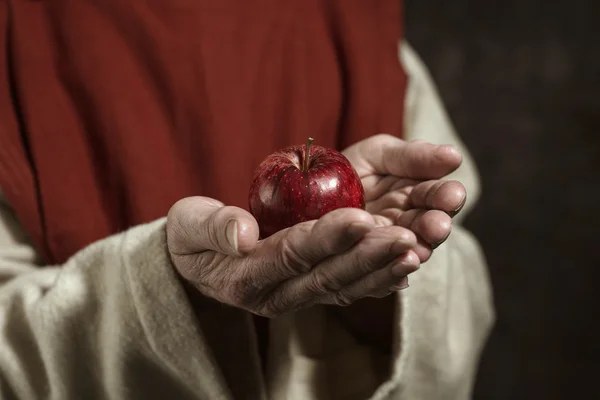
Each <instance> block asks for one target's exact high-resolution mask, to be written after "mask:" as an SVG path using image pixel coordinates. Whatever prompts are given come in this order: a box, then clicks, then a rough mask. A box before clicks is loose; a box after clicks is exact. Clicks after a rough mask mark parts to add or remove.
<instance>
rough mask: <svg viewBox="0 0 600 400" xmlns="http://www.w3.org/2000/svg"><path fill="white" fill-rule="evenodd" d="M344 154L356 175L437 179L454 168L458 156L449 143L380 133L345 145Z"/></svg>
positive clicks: (457, 162)
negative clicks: (410, 140) (444, 143)
mask: <svg viewBox="0 0 600 400" xmlns="http://www.w3.org/2000/svg"><path fill="white" fill-rule="evenodd" d="M344 154H345V155H346V157H347V158H348V159H349V160H350V161H351V162H352V163H353V165H354V167H355V168H356V170H357V172H358V173H359V175H360V176H367V175H394V176H397V177H402V178H412V179H439V178H442V177H444V176H446V175H447V174H449V173H450V172H452V171H454V170H455V169H456V168H458V167H459V166H460V164H461V162H462V155H461V153H460V152H459V151H458V149H457V148H456V147H454V146H452V145H435V144H432V143H427V142H422V141H413V142H406V141H404V140H401V139H399V138H397V137H394V136H391V135H386V134H380V135H376V136H372V137H371V138H368V139H365V140H364V141H362V142H359V143H356V144H355V145H353V146H351V147H349V148H348V149H347V150H346V151H345V152H344Z"/></svg>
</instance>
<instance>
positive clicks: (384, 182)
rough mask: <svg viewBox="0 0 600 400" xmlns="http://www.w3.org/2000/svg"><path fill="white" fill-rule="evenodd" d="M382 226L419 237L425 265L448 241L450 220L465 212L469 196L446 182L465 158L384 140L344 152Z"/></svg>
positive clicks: (433, 147)
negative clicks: (400, 229)
mask: <svg viewBox="0 0 600 400" xmlns="http://www.w3.org/2000/svg"><path fill="white" fill-rule="evenodd" d="M343 153H344V155H345V156H346V157H347V158H348V159H349V160H350V162H351V163H352V165H353V166H354V168H356V170H357V172H358V174H359V176H360V178H361V181H362V183H363V186H364V188H365V195H366V200H367V207H366V208H367V211H368V212H370V213H371V214H373V215H374V218H375V219H376V221H377V223H378V225H381V226H390V225H397V226H402V227H405V228H408V229H410V230H412V231H413V232H414V233H415V234H416V235H417V237H418V245H417V246H416V247H415V249H414V250H415V252H416V253H417V255H418V256H419V259H420V261H421V262H425V261H427V260H428V259H429V257H430V256H431V252H432V250H433V249H435V248H436V247H437V246H439V245H440V244H441V243H442V242H444V241H445V240H446V239H447V238H448V236H449V235H450V231H451V228H452V217H453V216H454V215H456V214H457V213H458V212H459V211H460V210H461V208H462V207H463V206H464V204H465V201H466V191H465V188H464V186H463V185H462V184H461V183H460V182H458V181H452V180H442V178H443V177H445V176H446V175H448V174H449V173H451V172H452V171H454V170H455V169H456V168H458V167H459V166H460V164H461V162H462V155H461V154H460V152H459V151H458V150H457V149H456V148H455V147H453V146H450V145H442V146H437V145H434V144H431V143H426V142H423V141H412V142H406V141H404V140H401V139H398V138H396V137H394V136H391V135H386V134H380V135H375V136H372V137H370V138H368V139H366V140H363V141H361V142H358V143H356V144H354V145H353V146H351V147H349V148H348V149H346V150H345V151H344V152H343Z"/></svg>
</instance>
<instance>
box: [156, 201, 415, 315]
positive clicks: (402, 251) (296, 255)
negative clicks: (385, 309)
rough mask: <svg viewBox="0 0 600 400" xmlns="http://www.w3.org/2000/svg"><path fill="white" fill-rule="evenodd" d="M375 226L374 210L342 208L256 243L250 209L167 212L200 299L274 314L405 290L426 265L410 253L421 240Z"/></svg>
mask: <svg viewBox="0 0 600 400" xmlns="http://www.w3.org/2000/svg"><path fill="white" fill-rule="evenodd" d="M373 200H376V199H375V198H373V199H372V200H371V205H370V207H371V209H373V203H372V201H373ZM381 215H385V213H383V214H381ZM377 223H378V221H376V218H375V217H373V215H372V214H371V213H370V212H366V211H363V210H359V209H349V208H346V209H338V210H335V211H333V212H331V213H329V214H327V215H325V216H323V217H322V218H320V219H319V220H316V221H308V222H304V223H301V224H298V225H295V226H293V227H291V228H288V229H285V230H282V231H280V232H278V233H276V234H274V235H272V236H270V237H268V238H266V239H264V240H258V238H259V229H258V226H257V223H256V221H255V219H254V218H253V216H252V215H251V214H250V213H248V212H247V211H245V210H243V209H241V208H237V207H229V206H224V205H223V204H222V203H221V202H219V201H216V200H214V199H210V198H206V197H190V198H186V199H183V200H180V201H179V202H177V203H176V204H175V205H174V206H173V207H172V208H171V210H170V211H169V214H168V217H167V244H168V249H169V252H170V255H171V259H172V261H173V264H174V265H175V268H176V269H177V271H178V272H179V273H180V275H181V276H182V277H183V278H184V279H185V280H186V281H187V282H189V283H190V284H191V285H193V286H194V287H195V288H197V289H198V291H200V292H201V293H202V294H204V295H205V296H208V297H210V298H213V299H215V300H217V301H219V302H222V303H225V304H229V305H231V306H234V307H238V308H242V309H245V310H248V311H251V312H253V313H255V314H257V315H261V316H266V317H275V316H278V315H281V314H284V313H287V312H289V311H294V310H297V309H300V308H304V307H307V306H310V305H314V304H332V305H349V304H351V303H353V302H355V301H356V300H359V299H361V298H364V297H383V296H385V295H387V294H389V293H390V291H393V290H397V289H398V288H401V287H402V286H404V282H405V277H406V275H408V274H410V273H411V272H414V271H415V270H416V269H417V268H418V266H419V263H420V262H419V257H418V256H417V254H415V252H414V251H412V250H413V249H414V248H415V247H416V246H417V237H416V235H415V234H414V233H413V231H412V230H410V229H407V228H406V227H403V226H399V225H394V224H392V223H389V224H386V225H381V224H380V225H381V226H376V225H377ZM409 226H410V224H409Z"/></svg>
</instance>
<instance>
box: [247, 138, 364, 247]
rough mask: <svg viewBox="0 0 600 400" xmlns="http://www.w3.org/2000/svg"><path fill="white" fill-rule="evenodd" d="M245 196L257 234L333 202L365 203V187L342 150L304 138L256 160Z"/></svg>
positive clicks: (319, 212)
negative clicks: (323, 145)
mask: <svg viewBox="0 0 600 400" xmlns="http://www.w3.org/2000/svg"><path fill="white" fill-rule="evenodd" d="M307 150H308V152H307ZM305 155H307V156H305ZM248 200H249V206H250V212H251V213H252V215H253V216H254V218H256V220H257V222H258V226H259V228H260V236H261V238H266V237H268V236H271V235H272V234H274V233H276V232H278V231H280V230H282V229H285V228H288V227H290V226H293V225H295V224H298V223H300V222H304V221H310V220H313V219H318V218H320V217H322V216H323V215H325V214H327V213H328V212H330V211H333V210H335V209H338V208H345V207H352V208H361V209H364V208H365V191H364V188H363V186H362V183H361V181H360V178H359V176H358V174H357V173H356V170H355V169H354V168H353V167H352V164H350V161H348V159H347V158H346V157H345V156H344V155H343V154H342V153H340V152H338V151H336V150H333V149H329V148H325V147H322V146H317V145H314V146H313V145H312V138H309V140H308V143H307V144H306V145H302V146H290V147H287V148H284V149H281V150H279V151H276V152H275V153H272V154H271V155H269V156H268V157H267V158H265V159H264V160H263V161H262V162H261V163H260V165H259V166H258V167H257V169H256V170H255V172H254V178H253V180H252V185H251V186H250V193H249V196H248Z"/></svg>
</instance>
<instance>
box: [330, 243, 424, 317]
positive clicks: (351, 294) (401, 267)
mask: <svg viewBox="0 0 600 400" xmlns="http://www.w3.org/2000/svg"><path fill="white" fill-rule="evenodd" d="M419 265H420V260H419V257H418V256H417V255H416V254H415V253H414V252H412V251H409V252H407V253H405V254H403V255H402V256H400V257H397V258H396V259H395V260H393V261H392V262H390V263H389V264H388V265H386V266H385V267H384V268H382V269H380V270H377V271H375V272H373V273H371V274H368V275H366V276H365V277H363V278H362V279H360V280H358V281H357V282H355V283H353V284H351V285H349V286H346V287H343V288H342V289H341V290H339V291H338V292H337V293H333V294H331V295H329V296H328V297H327V298H325V299H323V303H324V304H335V305H338V306H347V305H350V304H352V303H354V302H355V301H357V300H360V299H362V298H365V297H385V296H387V295H389V294H390V293H391V292H392V291H393V290H399V289H400V288H403V286H404V287H406V286H407V285H408V279H407V277H406V276H407V274H410V273H412V272H414V271H416V270H417V269H418V268H419Z"/></svg>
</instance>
